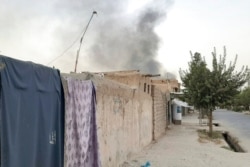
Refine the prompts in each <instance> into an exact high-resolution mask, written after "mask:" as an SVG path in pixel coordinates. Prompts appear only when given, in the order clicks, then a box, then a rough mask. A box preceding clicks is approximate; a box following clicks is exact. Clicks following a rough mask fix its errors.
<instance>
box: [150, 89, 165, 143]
mask: <svg viewBox="0 0 250 167" xmlns="http://www.w3.org/2000/svg"><path fill="white" fill-rule="evenodd" d="M152 98H153V111H154V112H153V139H154V140H155V139H158V138H159V137H161V136H162V135H164V134H165V133H166V128H167V125H168V122H167V120H168V119H167V111H168V107H167V98H166V94H165V93H162V91H161V90H160V89H158V88H157V87H156V86H155V85H153V86H152Z"/></svg>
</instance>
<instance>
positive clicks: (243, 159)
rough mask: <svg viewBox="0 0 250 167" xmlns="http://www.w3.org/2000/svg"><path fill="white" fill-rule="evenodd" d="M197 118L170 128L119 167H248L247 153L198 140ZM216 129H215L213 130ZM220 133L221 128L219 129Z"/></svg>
mask: <svg viewBox="0 0 250 167" xmlns="http://www.w3.org/2000/svg"><path fill="white" fill-rule="evenodd" d="M197 117H198V115H197V114H192V115H188V116H186V117H184V118H183V121H182V125H172V126H171V127H170V129H169V130H168V131H167V134H166V135H165V136H164V137H162V138H161V139H159V140H158V141H157V142H156V143H154V144H151V145H150V146H149V147H148V148H146V149H145V150H143V151H142V152H141V153H139V154H137V155H134V156H132V158H131V159H130V160H129V161H127V162H124V164H123V165H122V167H141V166H142V165H144V164H146V162H149V163H150V165H151V166H150V167H236V166H237V167H249V166H250V153H235V152H233V151H230V150H227V149H225V148H222V147H227V144H226V143H225V142H224V140H221V142H212V141H208V140H200V139H199V137H198V134H197V129H204V128H207V126H199V124H198V122H199V121H198V118H197ZM216 128H217V127H214V129H215V130H216ZM218 129H219V130H221V127H218Z"/></svg>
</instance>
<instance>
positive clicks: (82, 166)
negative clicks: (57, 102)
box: [63, 77, 100, 167]
mask: <svg viewBox="0 0 250 167" xmlns="http://www.w3.org/2000/svg"><path fill="white" fill-rule="evenodd" d="M65 80H66V84H65V82H64V81H63V83H64V84H63V85H64V90H65V144H64V149H65V151H64V154H65V155H64V165H65V167H99V166H100V160H99V154H98V139H97V125H96V93H95V87H94V85H93V83H92V81H90V80H87V81H84V80H79V79H74V78H71V77H65Z"/></svg>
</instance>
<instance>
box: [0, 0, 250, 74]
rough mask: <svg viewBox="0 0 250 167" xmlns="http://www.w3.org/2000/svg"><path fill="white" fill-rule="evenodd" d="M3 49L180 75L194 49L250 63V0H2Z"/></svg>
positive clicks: (69, 64) (87, 66) (96, 68)
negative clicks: (224, 54) (224, 50)
mask: <svg viewBox="0 0 250 167" xmlns="http://www.w3.org/2000/svg"><path fill="white" fill-rule="evenodd" d="M0 2H1V3H0V54H2V55H5V56H9V57H13V58H16V59H20V60H24V61H32V62H34V63H38V64H43V65H45V66H50V67H52V66H54V67H55V68H58V69H59V70H60V71H61V72H71V71H73V70H74V67H75V60H76V53H77V50H78V48H79V41H80V38H81V36H82V33H83V31H84V30H85V29H86V26H87V23H88V21H89V20H90V18H91V15H92V12H93V11H97V15H94V16H93V18H92V20H91V22H90V25H89V27H88V29H87V31H86V34H85V36H84V38H83V44H82V46H81V50H80V54H79V59H78V66H77V72H81V71H93V72H101V71H114V70H115V71H117V70H119V71H120V70H131V69H139V70H141V71H142V72H145V73H153V74H156V73H157V74H158V73H160V74H162V76H164V77H169V78H171V77H176V78H179V69H180V68H181V69H184V70H185V69H187V68H188V62H189V61H190V51H192V53H195V52H199V53H201V55H202V56H204V57H205V59H206V61H207V63H208V66H211V59H212V54H211V52H212V51H213V50H214V47H216V51H217V54H218V55H219V54H223V47H224V46H226V48H227V62H228V63H229V61H230V60H234V57H235V56H236V54H237V55H238V61H237V69H240V68H241V67H242V66H243V65H248V66H250V56H249V54H250V47H248V44H249V43H250V10H249V9H248V7H249V6H250V1H248V0H239V1H235V0H202V1H201V0H157V1H153V0H116V1H113V0H43V1H34V0H1V1H0Z"/></svg>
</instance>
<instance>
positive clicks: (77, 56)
mask: <svg viewBox="0 0 250 167" xmlns="http://www.w3.org/2000/svg"><path fill="white" fill-rule="evenodd" d="M95 14H97V12H96V11H93V13H92V15H91V17H90V19H89V22H88V24H87V26H86V29H85V31H84V33H83V35H82V37H81V40H80V46H79V49H78V50H77V53H76V63H75V70H74V72H75V73H76V70H77V63H78V58H79V54H80V50H81V46H82V40H83V38H84V35H85V33H86V31H87V29H88V27H89V24H90V22H91V20H92V18H93V16H94V15H95Z"/></svg>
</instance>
